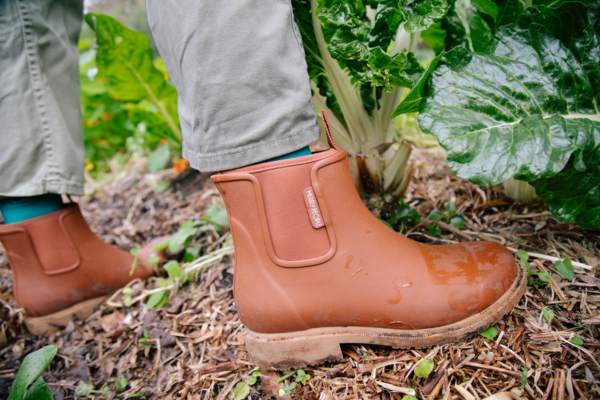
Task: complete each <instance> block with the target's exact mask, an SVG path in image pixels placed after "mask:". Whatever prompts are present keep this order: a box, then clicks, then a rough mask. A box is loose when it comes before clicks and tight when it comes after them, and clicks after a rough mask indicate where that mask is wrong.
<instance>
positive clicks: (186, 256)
mask: <svg viewBox="0 0 600 400" xmlns="http://www.w3.org/2000/svg"><path fill="white" fill-rule="evenodd" d="M203 247H204V246H203V245H198V246H188V247H186V248H185V253H183V262H184V263H186V262H192V261H194V260H195V259H196V258H198V257H199V256H200V250H202V248H203Z"/></svg>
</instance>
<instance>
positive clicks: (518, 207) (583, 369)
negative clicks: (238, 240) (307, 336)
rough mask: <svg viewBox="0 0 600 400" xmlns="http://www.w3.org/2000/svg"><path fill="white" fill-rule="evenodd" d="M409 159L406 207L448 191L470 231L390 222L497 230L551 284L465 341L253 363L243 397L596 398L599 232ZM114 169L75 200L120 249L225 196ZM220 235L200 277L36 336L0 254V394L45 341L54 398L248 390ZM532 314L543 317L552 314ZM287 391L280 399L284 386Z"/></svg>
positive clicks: (148, 288) (141, 285) (408, 229)
mask: <svg viewBox="0 0 600 400" xmlns="http://www.w3.org/2000/svg"><path fill="white" fill-rule="evenodd" d="M413 162H415V163H416V167H417V168H416V169H415V171H416V172H415V176H414V178H413V182H412V183H411V185H410V187H409V189H408V192H407V195H406V201H407V203H409V204H411V205H412V206H413V207H414V208H416V209H417V210H418V211H419V213H420V214H421V215H423V216H427V215H429V212H430V211H431V210H433V209H434V208H438V209H441V210H443V204H444V203H445V202H447V201H453V202H454V203H455V204H456V208H457V209H458V212H459V213H462V215H463V216H464V219H465V226H464V228H462V229H457V228H455V227H453V226H452V225H449V224H445V223H444V222H443V221H441V222H439V223H438V226H439V228H440V229H441V231H442V234H441V236H438V237H434V236H432V235H431V233H430V231H429V229H428V225H429V224H430V221H428V220H427V219H425V220H424V221H422V222H421V223H419V224H415V223H414V222H410V221H409V222H404V223H403V225H399V224H398V225H397V226H395V228H396V229H397V230H402V232H403V233H404V234H406V235H408V236H409V237H411V238H412V239H414V240H419V241H423V242H429V243H440V244H441V243H454V242H461V241H469V240H492V241H497V242H500V243H502V244H503V245H505V246H507V247H509V248H510V249H512V250H513V251H516V250H517V249H523V250H526V251H527V252H529V253H530V254H532V257H531V258H530V263H531V268H532V270H533V271H536V272H537V271H546V272H548V273H549V274H550V275H551V276H552V280H551V281H550V282H547V283H544V282H540V283H537V284H536V283H532V284H531V285H529V287H528V290H527V293H526V295H525V296H524V297H523V299H522V300H521V301H520V302H519V304H518V305H517V307H516V308H515V310H514V311H513V312H512V313H510V314H509V315H507V316H505V317H504V318H503V319H502V320H501V321H500V322H499V323H498V324H496V325H495V326H494V328H495V330H496V331H497V335H496V336H494V339H488V338H485V337H483V336H481V335H473V336H471V337H469V338H468V339H467V340H466V341H463V342H460V343H455V344H450V345H444V346H436V347H434V348H429V349H421V350H410V349H409V350H394V349H391V348H388V347H381V346H368V345H344V346H343V353H344V360H343V361H342V362H340V363H329V364H325V365H320V366H315V367H308V368H305V369H304V372H305V373H306V374H308V375H309V376H310V379H308V380H306V379H305V383H301V382H297V383H296V384H295V385H291V384H292V383H293V382H295V378H296V377H297V376H298V375H297V374H286V372H287V371H285V372H279V373H278V372H275V371H264V370H263V371H261V374H260V376H259V377H258V379H257V380H256V382H255V383H253V384H252V385H249V389H250V393H249V395H248V396H249V397H248V398H252V399H259V398H264V399H266V398H272V397H275V398H280V399H281V398H288V399H289V398H293V399H312V400H315V399H381V400H384V399H402V398H403V396H405V395H406V394H407V393H410V392H411V391H413V390H414V391H415V392H416V397H417V398H419V399H425V398H429V399H434V398H440V399H465V400H471V399H486V398H490V396H492V395H495V397H491V398H493V399H519V398H528V399H534V398H535V399H566V398H571V399H573V398H588V399H592V398H600V389H599V388H598V382H599V381H600V366H599V365H598V362H597V361H596V360H597V359H598V358H600V343H599V338H600V335H599V332H598V324H600V314H599V310H598V307H599V306H600V285H599V283H600V280H599V279H598V278H597V273H598V264H599V254H600V253H599V251H598V249H599V248H600V234H599V232H590V231H584V230H582V229H580V228H578V227H577V226H575V225H573V224H570V223H565V222H561V221H558V220H556V219H555V218H554V217H552V215H551V214H550V213H549V212H548V211H547V208H546V207H545V206H544V205H543V204H539V203H537V204H522V203H515V202H512V201H511V200H509V199H508V198H506V196H505V194H504V192H503V191H502V189H501V188H500V187H492V188H482V187H479V186H476V185H473V184H471V183H469V182H466V181H463V180H461V179H458V178H456V177H454V176H453V175H452V173H451V172H450V171H449V170H448V169H447V168H446V167H445V163H444V159H443V156H440V154H439V150H438V149H432V150H420V151H415V152H414V154H413ZM113 177H114V179H113V180H110V181H106V182H104V183H97V182H95V181H92V180H89V182H88V185H87V188H88V190H90V191H91V192H93V193H92V194H90V195H88V196H86V197H84V198H81V199H79V203H80V205H81V207H82V209H83V212H84V216H85V217H86V219H87V220H88V222H89V224H90V226H91V227H92V229H93V230H94V231H95V232H96V234H98V235H99V236H100V237H101V238H103V239H104V240H105V241H106V242H108V243H112V244H114V245H116V246H118V247H121V248H123V249H126V250H129V249H131V248H133V247H135V246H136V245H137V244H143V243H144V242H146V241H148V240H149V239H151V238H153V237H156V236H160V235H164V234H171V233H173V232H175V231H176V230H177V228H178V227H179V225H180V224H181V223H183V222H184V221H187V220H190V219H197V218H198V216H199V215H202V213H203V212H205V211H206V210H207V208H208V207H210V206H211V205H212V204H214V203H215V202H217V201H219V199H220V197H219V194H218V192H217V191H216V189H215V187H214V186H213V185H212V183H211V182H210V179H208V176H207V175H203V174H198V173H195V172H193V171H187V172H185V173H183V174H180V175H177V174H174V173H172V172H170V171H163V172H160V173H155V174H148V173H147V171H146V170H145V169H144V167H143V163H142V162H140V161H139V160H131V161H130V163H129V164H128V165H127V166H126V168H125V169H124V170H119V171H114V174H113ZM163 181H166V182H171V186H170V188H168V189H167V190H165V191H163V192H161V193H158V191H156V190H155V188H156V187H157V185H158V184H159V183H160V182H163ZM376 200H377V199H365V201H366V202H367V203H368V204H369V206H370V208H371V209H372V210H373V211H374V212H375V213H376V214H378V215H380V216H381V217H383V218H384V219H385V218H387V217H388V216H389V213H388V211H387V210H385V209H383V210H382V209H379V208H377V207H375V206H373V204H377V201H376ZM228 237H229V232H228V231H227V230H225V231H223V232H220V233H219V232H217V231H212V232H209V233H203V234H200V235H198V236H197V237H194V239H193V243H192V244H203V245H204V247H203V252H202V253H201V254H202V255H203V256H204V258H202V259H201V260H200V261H196V262H193V263H188V264H184V265H183V268H184V269H185V268H187V269H188V270H190V271H195V277H196V279H194V280H193V281H192V282H189V283H186V284H175V285H173V288H172V289H171V291H170V296H169V301H168V302H167V303H166V304H164V305H163V306H162V307H161V308H159V309H151V310H147V309H146V307H145V305H144V303H145V301H146V300H147V298H148V296H149V295H150V294H152V293H153V292H152V290H155V289H156V288H157V279H152V280H150V281H148V282H133V283H132V284H130V287H131V289H132V290H131V296H132V299H133V300H132V301H133V302H132V303H128V304H129V306H125V305H124V301H123V300H124V299H123V294H122V293H120V292H118V293H116V294H115V295H114V296H113V297H111V298H110V299H109V301H107V302H106V303H105V304H103V305H102V306H101V307H100V308H99V309H98V310H97V311H96V313H95V314H93V315H92V316H91V317H90V318H88V319H86V320H85V321H75V322H73V323H72V324H70V325H69V326H68V327H67V328H65V329H62V330H58V329H55V330H52V331H50V332H48V333H47V334H46V335H43V336H31V335H29V334H28V333H27V332H26V330H25V328H24V327H23V324H22V321H23V318H24V313H23V311H22V310H20V309H18V308H17V306H16V304H15V302H14V299H13V297H12V287H11V271H10V269H9V267H8V264H7V261H6V258H5V257H4V255H3V253H2V252H0V295H1V297H0V398H6V397H8V392H9V389H10V386H11V383H12V380H13V378H14V376H15V374H16V372H17V371H18V368H19V366H20V363H21V362H22V360H23V358H24V357H25V356H26V355H27V354H29V353H31V352H32V351H35V350H36V349H38V348H40V347H42V346H45V345H49V344H51V345H54V346H56V347H57V348H58V354H57V356H56V357H55V359H54V361H53V362H52V364H51V365H50V367H49V368H48V369H47V370H46V372H45V373H44V374H43V377H44V379H45V380H46V382H48V385H49V387H50V388H51V391H52V393H53V395H54V398H55V399H56V400H59V399H73V398H78V397H77V395H76V393H75V389H76V388H77V387H78V386H79V385H81V384H83V383H86V384H91V385H93V386H94V389H95V391H93V392H91V393H90V394H89V395H88V397H90V398H92V397H93V398H107V399H115V398H118V399H125V398H132V397H139V398H146V399H163V398H164V399H219V400H223V399H225V398H229V396H230V393H231V390H232V388H234V387H236V388H241V387H243V386H244V385H239V384H240V383H243V382H245V383H249V382H250V383H252V381H251V377H252V376H253V375H252V372H253V371H256V370H257V368H256V367H255V366H254V365H253V364H252V362H251V361H250V359H249V357H248V354H247V352H246V350H245V347H244V343H243V339H242V335H241V332H242V329H243V327H242V325H241V323H240V320H239V318H238V316H237V313H236V312H235V307H234V301H233V295H232V293H233V292H232V277H233V275H232V274H233V269H234V265H233V258H232V256H230V255H228V254H229V253H231V246H230V244H228ZM181 257H182V254H181V253H176V254H171V253H168V254H167V258H168V259H180V258H181ZM553 257H554V258H557V257H558V258H565V257H568V258H570V259H571V260H572V261H576V262H578V263H581V264H583V265H584V267H579V266H577V265H576V266H575V277H574V279H573V280H572V281H567V280H566V279H563V278H562V277H561V276H560V275H559V274H558V273H557V271H556V268H555V266H554V262H553ZM585 266H587V267H588V269H586V268H585ZM589 267H591V269H589ZM161 274H162V275H163V276H166V274H165V273H164V271H161ZM542 310H545V311H546V314H547V311H548V310H551V311H552V313H553V316H554V318H553V319H552V320H551V322H550V323H548V322H547V320H546V318H545V317H544V315H543V312H542ZM574 337H576V338H575V339H574ZM577 338H579V339H581V340H579V339H577ZM422 360H433V362H434V368H433V372H432V373H431V374H430V375H429V376H428V377H427V378H417V377H416V376H415V374H414V370H415V368H416V367H417V365H418V364H419V362H420V361H422ZM286 376H287V377H286ZM123 377H125V378H127V380H126V385H125V387H123V384H122V383H123V380H121V381H120V386H121V388H118V387H117V385H116V382H115V381H116V380H117V379H118V378H123ZM286 385H287V386H286ZM290 386H293V388H292V389H290ZM286 387H287V388H288V393H289V395H288V394H286V395H283V396H280V395H279V392H280V389H285V388H286Z"/></svg>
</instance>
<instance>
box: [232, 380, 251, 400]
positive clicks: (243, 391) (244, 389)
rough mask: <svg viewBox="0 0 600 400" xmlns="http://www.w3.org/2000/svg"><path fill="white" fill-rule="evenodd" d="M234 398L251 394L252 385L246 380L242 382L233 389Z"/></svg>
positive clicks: (236, 399)
mask: <svg viewBox="0 0 600 400" xmlns="http://www.w3.org/2000/svg"><path fill="white" fill-rule="evenodd" d="M231 393H233V399H234V400H242V399H245V398H246V396H248V395H249V394H250V386H248V384H247V383H246V382H240V383H238V384H237V385H235V386H234V387H233V389H231Z"/></svg>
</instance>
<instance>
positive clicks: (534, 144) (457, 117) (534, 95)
mask: <svg viewBox="0 0 600 400" xmlns="http://www.w3.org/2000/svg"><path fill="white" fill-rule="evenodd" d="M458 4H459V2H458V1H457V2H456V3H454V5H453V7H454V9H457V8H458ZM467 4H468V6H469V7H470V8H467V11H468V10H471V11H470V12H471V14H469V12H467V13H466V14H465V13H464V10H462V11H461V12H460V13H459V12H458V10H456V13H457V18H459V19H461V18H463V19H464V16H465V15H467V18H466V22H467V23H464V22H465V21H463V19H461V21H462V22H461V26H462V27H463V28H464V27H465V26H466V27H468V28H469V30H468V32H470V35H469V38H468V39H463V42H462V43H461V44H460V45H458V46H457V47H454V48H451V49H449V47H450V46H451V45H447V43H448V42H449V39H448V38H447V37H446V36H447V34H448V32H447V31H446V32H445V33H444V35H445V36H444V46H443V48H444V49H445V50H448V51H447V52H443V51H442V52H441V53H440V54H439V55H438V56H437V57H436V58H435V59H434V60H433V61H432V63H431V64H430V65H429V67H428V68H427V69H426V71H425V72H424V73H423V74H422V75H421V77H420V78H419V80H418V82H417V84H416V85H415V87H414V88H413V89H412V91H411V93H409V95H408V96H407V98H406V100H405V102H403V103H402V104H400V106H399V107H398V110H397V111H396V113H395V115H397V114H399V113H402V112H406V110H409V109H411V110H418V111H419V112H420V114H419V125H420V127H421V129H422V130H423V131H424V132H427V133H431V134H433V135H435V136H436V137H437V138H438V140H439V142H440V144H441V145H442V146H443V147H444V148H445V149H446V150H447V152H448V156H447V162H448V166H449V167H450V169H451V170H452V171H453V172H454V173H455V174H456V175H458V176H459V177H462V178H465V179H468V180H470V181H472V182H474V183H477V184H481V185H484V186H489V185H495V184H499V183H501V182H504V181H506V180H507V179H510V178H514V179H517V180H519V181H524V182H528V183H530V184H531V185H532V186H533V187H534V188H535V189H536V192H537V195H538V196H539V197H540V198H541V199H542V200H544V201H545V202H546V203H547V204H548V206H549V208H550V211H551V212H552V213H553V214H554V215H555V216H556V217H557V218H559V219H561V220H563V221H568V222H576V223H577V224H579V225H580V226H582V227H583V228H587V229H598V228H600V111H599V105H600V2H598V1H596V2H590V1H585V0H582V1H572V2H566V1H562V0H558V1H553V2H544V1H535V2H533V3H532V2H525V3H521V2H519V1H518V0H502V1H497V2H496V3H494V4H495V5H496V8H495V9H494V8H493V7H487V8H486V7H481V6H474V4H479V3H476V2H475V1H472V2H470V3H469V2H467ZM490 10H492V11H490ZM451 11H452V7H451ZM461 13H462V17H461V16H460V15H461ZM477 14H479V15H480V16H481V20H482V21H484V22H485V23H486V26H487V27H488V28H489V30H490V32H492V33H493V35H492V36H491V37H490V39H489V40H487V39H486V41H485V42H484V43H483V44H482V45H477V46H475V45H473V43H475V41H474V40H473V38H474V37H475V36H477V35H479V36H481V34H480V28H477V27H475V25H474V23H473V22H472V20H470V19H469V18H468V17H469V15H477ZM449 15H450V14H449ZM444 21H446V19H444V20H442V23H440V26H439V30H440V31H441V30H442V28H444V27H445V26H446V27H447V26H448V25H447V24H446V23H445V22H444ZM446 22H447V21H446ZM445 24H446V25H445ZM464 30H465V31H467V30H466V29H464ZM477 32H479V33H477ZM429 33H431V34H432V35H431V36H435V35H433V33H434V32H432V31H430V32H429ZM440 37H441V34H440ZM438 50H439V49H438Z"/></svg>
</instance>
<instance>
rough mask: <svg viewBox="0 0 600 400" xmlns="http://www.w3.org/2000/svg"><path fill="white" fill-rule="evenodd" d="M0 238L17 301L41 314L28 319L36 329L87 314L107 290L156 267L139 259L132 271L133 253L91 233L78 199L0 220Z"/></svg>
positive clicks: (35, 314) (116, 287)
mask: <svg viewBox="0 0 600 400" xmlns="http://www.w3.org/2000/svg"><path fill="white" fill-rule="evenodd" d="M0 241H1V242H2V244H3V245H4V250H5V252H6V257H7V258H8V262H9V263H10V266H11V268H12V271H13V294H14V296H15V299H16V301H17V304H18V305H19V306H20V307H23V308H24V309H25V310H26V311H27V313H28V314H29V315H30V316H32V317H40V318H29V319H28V320H26V325H27V327H28V328H29V330H30V331H31V333H35V334H39V333H43V332H44V331H46V330H47V329H49V328H50V327H51V326H52V325H57V326H64V325H65V323H68V321H70V319H71V316H72V315H77V316H78V317H79V318H85V316H86V315H89V314H91V312H92V311H93V309H94V307H95V306H96V305H98V304H99V303H100V302H101V301H102V300H103V299H104V296H106V295H107V294H109V293H111V292H112V291H114V290H116V289H118V288H121V287H123V286H125V285H126V284H127V283H128V282H130V281H132V280H133V279H135V278H141V279H146V278H148V277H149V276H151V275H152V274H153V273H154V271H153V269H152V267H149V266H148V265H146V264H144V262H143V260H142V262H140V263H138V265H137V267H136V269H135V272H134V274H133V275H131V276H130V275H129V271H130V270H131V265H132V263H133V256H132V255H131V254H129V253H127V252H125V251H122V250H119V249H117V248H116V247H113V246H111V245H109V244H106V243H104V242H103V241H102V240H100V239H99V238H98V237H97V236H96V235H94V233H93V232H92V231H91V230H90V228H89V226H88V225H87V223H86V222H85V220H84V219H83V217H82V216H81V212H80V211H79V207H78V206H77V205H71V206H67V207H65V208H64V209H62V210H60V211H56V212H53V213H50V214H47V215H43V216H41V217H36V218H32V219H29V220H26V221H22V222H18V223H14V224H7V225H0ZM144 254H146V255H149V251H148V250H145V251H144ZM42 316H43V317H42Z"/></svg>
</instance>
